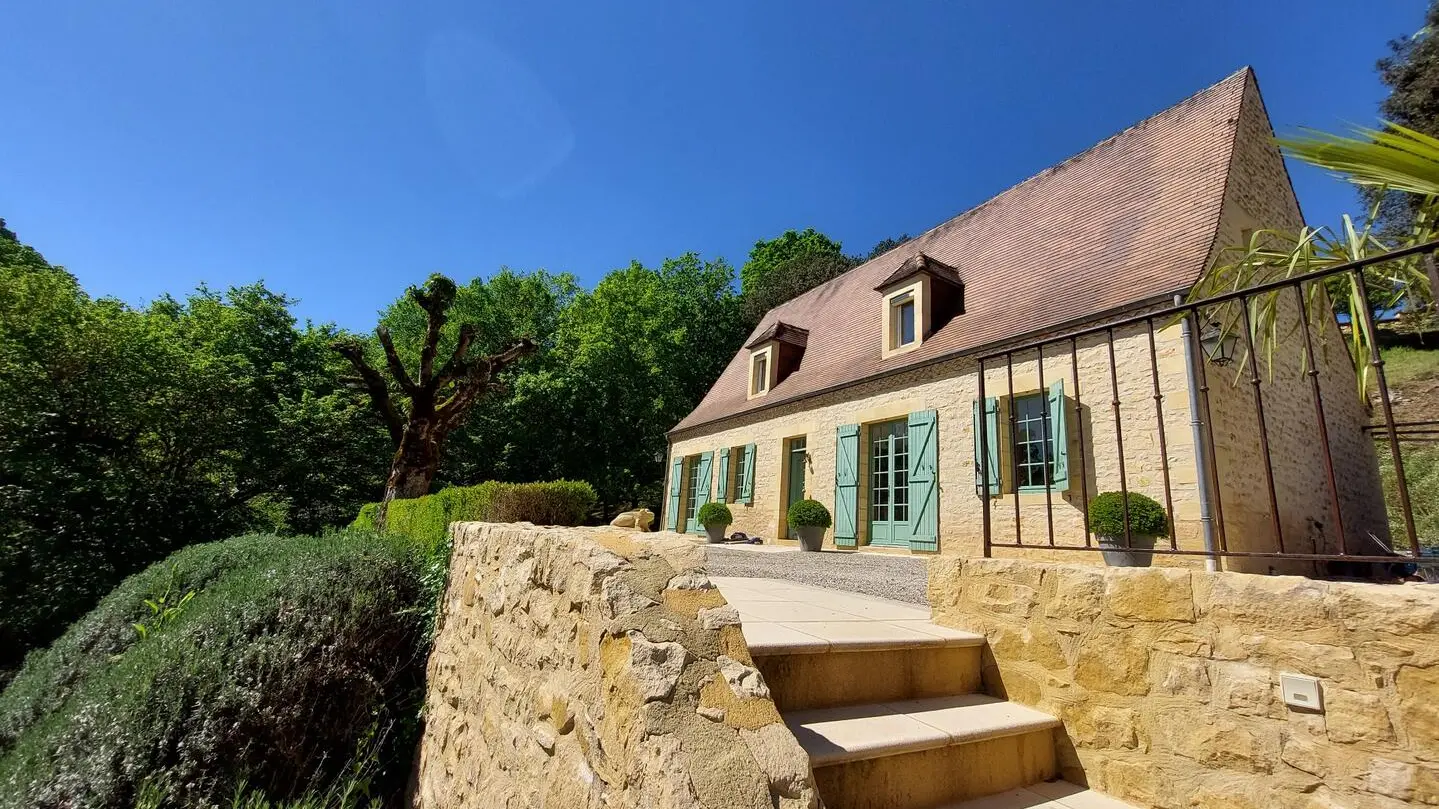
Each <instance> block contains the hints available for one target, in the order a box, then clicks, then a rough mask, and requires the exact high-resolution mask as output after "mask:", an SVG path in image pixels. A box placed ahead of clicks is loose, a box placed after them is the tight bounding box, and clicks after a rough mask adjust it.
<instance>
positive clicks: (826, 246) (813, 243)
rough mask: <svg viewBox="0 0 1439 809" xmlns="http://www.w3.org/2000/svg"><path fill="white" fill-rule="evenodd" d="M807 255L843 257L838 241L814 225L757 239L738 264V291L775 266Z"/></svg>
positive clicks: (761, 280)
mask: <svg viewBox="0 0 1439 809" xmlns="http://www.w3.org/2000/svg"><path fill="white" fill-rule="evenodd" d="M807 256H830V257H833V258H843V257H844V250H843V249H842V248H841V246H840V243H839V242H837V241H835V240H833V239H831V238H830V237H828V236H826V235H824V234H823V233H820V232H819V231H817V230H815V229H814V228H805V229H804V230H802V231H795V230H787V231H785V232H784V233H783V234H781V235H780V236H778V237H776V238H773V239H769V240H767V241H766V240H764V239H761V240H760V241H757V242H755V243H754V247H752V248H750V251H749V260H747V261H746V262H745V263H744V266H742V267H740V272H739V280H740V292H742V293H748V292H749V291H750V290H752V289H755V288H756V287H758V286H760V285H762V284H763V283H764V281H765V280H766V278H767V277H768V276H769V275H771V274H772V273H774V272H775V271H776V270H777V269H778V268H780V267H782V266H784V265H787V264H790V263H791V262H793V261H795V260H796V259H799V258H804V257H807Z"/></svg>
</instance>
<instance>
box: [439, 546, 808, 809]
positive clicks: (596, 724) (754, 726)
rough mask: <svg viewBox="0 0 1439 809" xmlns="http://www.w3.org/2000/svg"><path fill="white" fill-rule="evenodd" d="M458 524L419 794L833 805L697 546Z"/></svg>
mask: <svg viewBox="0 0 1439 809" xmlns="http://www.w3.org/2000/svg"><path fill="white" fill-rule="evenodd" d="M451 530H452V532H453V535H454V540H455V545H454V556H453V560H452V563H451V569H450V579H449V586H448V589H447V590H446V593H445V597H444V603H443V605H442V608H443V611H442V616H441V622H440V627H439V633H438V636H437V637H436V639H435V646H434V651H433V652H432V653H431V655H430V661H429V670H428V674H429V685H428V689H429V690H428V694H427V696H426V701H425V730H424V735H423V738H422V742H421V746H420V754H419V762H418V767H417V771H416V776H415V784H414V790H413V792H414V804H415V805H416V806H418V807H425V808H432V809H448V808H449V807H460V806H486V807H488V806H494V807H554V808H555V809H560V808H563V809H582V808H584V807H601V806H603V807H606V809H611V808H612V807H645V809H651V807H653V809H700V808H701V807H703V809H721V807H752V808H753V809H769V808H774V809H807V808H809V807H818V806H819V800H818V797H817V793H816V792H815V787H814V778H813V775H812V774H811V772H810V769H809V760H808V758H807V757H806V756H805V753H804V751H803V750H802V749H801V748H800V746H799V743H798V742H797V741H795V739H794V737H793V736H792V735H791V734H790V732H789V730H788V729H787V728H786V727H785V725H784V723H783V722H782V721H781V720H780V717H779V712H778V711H777V710H776V708H775V705H774V703H773V702H772V701H771V700H770V698H769V690H768V688H767V687H766V686H765V684H764V680H763V678H762V677H761V676H760V674H759V672H758V670H756V669H755V668H754V665H753V660H752V659H751V658H750V655H749V650H748V647H747V646H746V645H745V641H744V636H743V635H742V634H741V633H740V627H739V615H738V613H737V612H736V611H735V610H734V608H733V607H730V606H727V605H726V603H725V600H724V598H723V597H722V596H721V595H720V593H719V590H717V589H715V588H714V586H713V585H712V584H711V583H710V581H709V580H708V579H707V578H706V577H705V576H704V574H703V573H702V572H700V568H701V566H702V564H703V561H704V557H703V552H702V551H701V549H699V548H698V547H697V546H695V545H694V544H693V543H691V542H689V541H688V540H685V539H679V538H676V537H673V536H670V537H668V538H665V537H655V536H653V535H648V536H647V535H644V534H635V533H631V532H629V531H625V530H621V529H609V528H605V529H600V528H596V529H585V528H536V527H534V526H532V525H529V524H527V523H526V524H519V525H495V524H487V523H456V524H455V525H453V526H452V527H451Z"/></svg>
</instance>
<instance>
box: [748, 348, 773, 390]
mask: <svg viewBox="0 0 1439 809" xmlns="http://www.w3.org/2000/svg"><path fill="white" fill-rule="evenodd" d="M769 364H770V350H769V349H768V348H765V349H761V350H759V351H756V352H754V354H752V355H751V356H750V362H749V366H750V367H749V395H750V397H751V398H753V397H755V396H763V395H764V394H766V393H768V392H769V376H770V367H769Z"/></svg>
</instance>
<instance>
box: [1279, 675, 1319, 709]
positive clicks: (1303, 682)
mask: <svg viewBox="0 0 1439 809" xmlns="http://www.w3.org/2000/svg"><path fill="white" fill-rule="evenodd" d="M1279 689H1280V691H1282V692H1283V693H1284V704H1285V705H1288V706H1289V707H1291V708H1298V709H1300V710H1304V711H1322V710H1324V696H1323V694H1322V693H1321V692H1320V690H1319V678H1318V677H1310V676H1308V675H1305V674H1282V673H1281V674H1280V675H1279Z"/></svg>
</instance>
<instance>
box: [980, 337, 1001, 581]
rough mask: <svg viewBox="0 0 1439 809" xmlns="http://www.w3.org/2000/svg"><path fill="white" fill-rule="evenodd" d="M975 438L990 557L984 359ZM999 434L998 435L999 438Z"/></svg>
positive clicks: (987, 551) (985, 535) (981, 368)
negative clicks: (977, 448)
mask: <svg viewBox="0 0 1439 809" xmlns="http://www.w3.org/2000/svg"><path fill="white" fill-rule="evenodd" d="M975 432H977V433H979V435H977V436H975V440H976V441H978V442H979V481H978V483H979V486H978V487H976V488H978V489H979V492H980V495H979V505H980V508H981V509H983V512H982V513H983V515H984V518H983V519H984V555H985V558H988V557H989V556H990V555H992V553H993V551H992V550H991V548H990V542H991V541H992V540H991V539H990V530H991V528H990V518H989V400H988V399H987V398H985V395H984V360H980V361H979V429H978V430H976V431H975ZM997 437H998V436H996V438H997Z"/></svg>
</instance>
